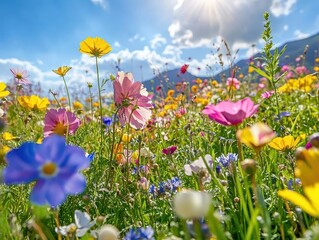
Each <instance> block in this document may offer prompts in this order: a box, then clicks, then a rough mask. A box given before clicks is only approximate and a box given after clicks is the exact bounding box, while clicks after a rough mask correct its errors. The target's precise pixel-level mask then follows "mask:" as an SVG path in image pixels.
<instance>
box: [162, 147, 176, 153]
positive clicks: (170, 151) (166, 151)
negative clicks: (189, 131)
mask: <svg viewBox="0 0 319 240" xmlns="http://www.w3.org/2000/svg"><path fill="white" fill-rule="evenodd" d="M176 150H177V147H176V146H170V147H167V148H164V149H163V150H162V153H163V154H165V155H171V154H173V153H174V152H175V151H176Z"/></svg>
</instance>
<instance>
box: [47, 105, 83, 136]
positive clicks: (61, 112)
mask: <svg viewBox="0 0 319 240" xmlns="http://www.w3.org/2000/svg"><path fill="white" fill-rule="evenodd" d="M80 124H81V121H80V119H78V118H77V117H76V116H75V115H74V113H72V112H70V111H67V110H66V109H64V108H60V109H58V110H55V109H50V110H49V111H48V112H47V113H46V115H45V117H44V137H48V136H50V135H51V134H58V135H61V136H64V135H65V134H66V133H67V132H68V133H69V134H71V135H72V134H74V133H75V132H76V130H77V129H78V128H79V126H80Z"/></svg>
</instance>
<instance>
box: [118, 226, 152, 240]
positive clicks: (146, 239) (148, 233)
mask: <svg viewBox="0 0 319 240" xmlns="http://www.w3.org/2000/svg"><path fill="white" fill-rule="evenodd" d="M140 239H143V240H153V239H154V230H153V228H152V227H151V226H148V227H146V228H137V229H136V230H134V229H133V228H131V229H130V230H129V231H128V232H127V233H126V235H125V237H124V240H140Z"/></svg>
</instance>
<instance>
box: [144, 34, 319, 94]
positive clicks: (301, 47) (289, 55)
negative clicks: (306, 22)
mask: <svg viewBox="0 0 319 240" xmlns="http://www.w3.org/2000/svg"><path fill="white" fill-rule="evenodd" d="M285 45H286V46H287V47H286V51H285V53H284V54H283V56H281V58H280V59H279V64H280V65H281V66H282V65H285V64H287V65H290V66H295V65H296V58H298V57H300V56H304V60H301V61H303V65H305V66H306V67H307V68H308V69H309V70H310V71H312V69H313V67H314V62H315V58H317V57H319V53H318V50H319V33H317V34H315V35H312V36H310V37H308V38H305V39H300V40H295V41H290V42H287V43H285V44H283V45H281V46H279V47H278V49H279V51H280V50H281V49H282V48H283V47H284V46H285ZM260 56H261V53H257V54H255V55H254V56H253V57H252V58H251V59H254V58H256V57H260ZM251 59H241V60H239V61H237V62H236V63H235V64H234V66H233V68H234V67H237V68H238V69H239V72H238V73H243V74H244V75H245V74H247V70H248V66H249V62H250V61H251ZM229 73H230V69H229V68H227V69H225V70H223V71H221V72H220V73H218V74H216V75H215V76H213V79H216V80H220V78H221V76H223V75H225V76H226V77H228V76H230V74H229ZM198 77H199V78H202V79H204V78H212V77H211V76H194V75H192V74H190V73H188V72H187V73H185V74H181V73H180V69H173V70H168V71H165V72H162V73H160V74H158V75H156V76H155V77H154V78H153V79H150V80H146V81H144V82H143V84H144V86H145V87H146V88H147V89H148V90H149V91H151V92H155V88H156V86H159V85H161V86H162V87H163V88H164V89H165V90H166V89H169V88H174V86H175V84H176V83H177V82H180V81H186V82H189V83H190V84H191V85H192V80H194V79H196V78H198Z"/></svg>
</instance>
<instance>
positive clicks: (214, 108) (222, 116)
mask: <svg viewBox="0 0 319 240" xmlns="http://www.w3.org/2000/svg"><path fill="white" fill-rule="evenodd" d="M258 106H259V105H258V104H257V105H254V102H253V101H252V100H251V99H250V98H244V99H242V100H239V101H237V102H231V101H223V102H220V103H218V104H217V105H211V104H210V105H207V106H206V107H205V108H204V110H203V114H205V115H208V117H209V118H210V119H211V120H214V121H215V122H218V123H220V124H222V125H225V126H233V125H239V124H241V123H242V122H243V121H244V120H245V119H246V118H249V117H250V116H252V115H253V114H255V113H256V112H257V110H258Z"/></svg>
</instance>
